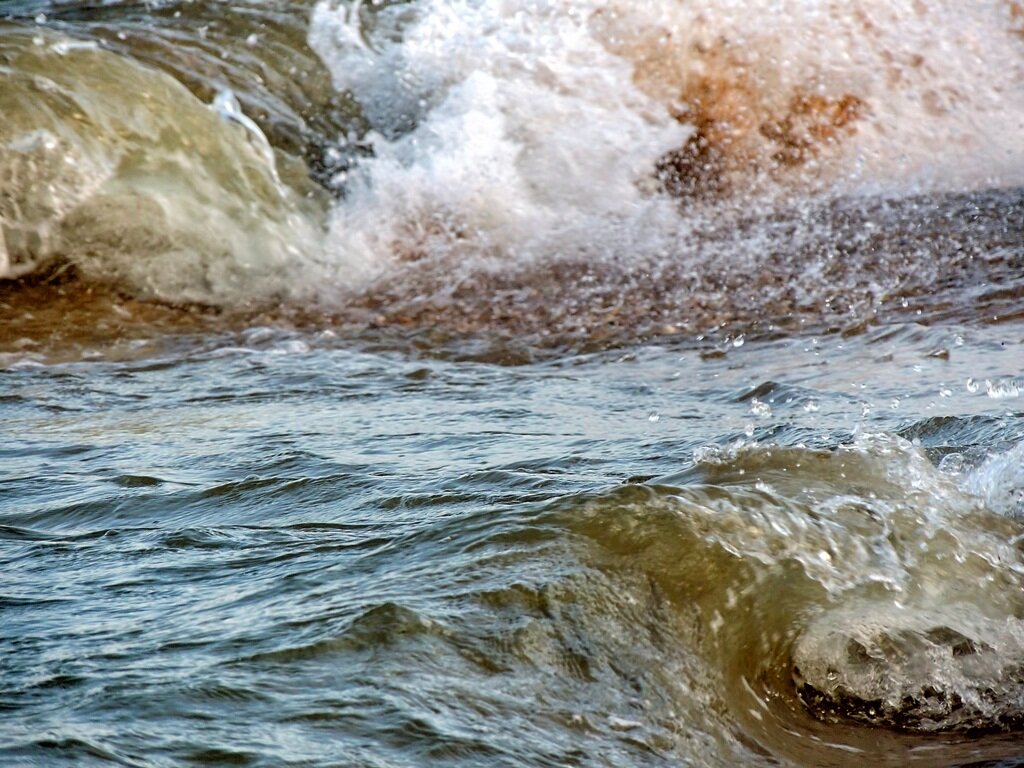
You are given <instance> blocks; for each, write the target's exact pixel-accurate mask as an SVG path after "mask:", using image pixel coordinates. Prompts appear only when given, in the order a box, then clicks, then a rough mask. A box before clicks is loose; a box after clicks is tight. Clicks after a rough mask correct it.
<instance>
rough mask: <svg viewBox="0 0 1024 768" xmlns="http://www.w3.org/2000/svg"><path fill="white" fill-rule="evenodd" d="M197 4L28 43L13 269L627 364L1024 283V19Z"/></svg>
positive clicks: (786, 8)
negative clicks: (627, 344)
mask: <svg viewBox="0 0 1024 768" xmlns="http://www.w3.org/2000/svg"><path fill="white" fill-rule="evenodd" d="M19 7H20V6H19ZM45 7H46V8H47V9H50V6H48V5H47V6H45ZM175 7H177V6H174V4H171V5H169V6H167V7H161V8H160V9H158V10H157V11H156V12H154V13H153V14H150V15H149V16H146V14H141V15H140V11H139V10H138V8H136V7H135V6H134V5H133V4H131V3H128V4H116V3H115V4H111V6H110V7H109V8H108V7H106V6H104V9H103V10H96V9H92V8H91V7H84V6H83V7H80V6H79V5H76V4H74V3H69V4H63V5H59V6H54V7H53V8H52V9H50V10H51V11H52V16H53V19H52V20H49V19H47V18H46V16H45V14H43V17H42V19H41V21H40V23H31V24H29V23H26V21H25V20H23V19H21V18H20V17H19V18H18V19H16V20H15V21H12V22H10V23H8V24H7V25H5V26H4V27H3V28H2V30H0V46H2V51H0V54H2V58H3V61H4V65H3V67H4V69H3V74H2V76H3V78H4V89H3V100H4V104H3V107H4V113H5V115H9V116H10V119H8V120H6V121H5V125H4V126H3V127H2V129H0V172H2V174H3V178H4V179H5V182H4V195H3V197H2V199H0V222H2V231H3V237H2V245H0V276H2V277H4V278H7V279H8V280H10V279H12V278H23V277H26V276H27V277H30V278H33V279H37V280H38V279H41V278H42V279H48V280H49V279H52V278H53V275H54V273H55V272H60V273H61V274H63V275H65V276H67V275H72V274H74V275H76V276H77V277H78V278H79V279H80V280H83V281H85V282H86V283H88V284H90V285H96V284H104V285H107V286H112V287H113V288H114V289H115V290H116V291H117V292H119V293H120V294H122V295H124V296H126V297H128V298H132V299H140V298H141V299H144V300H158V301H163V302H170V303H176V304H188V303H195V304H202V305H206V306H215V307H223V308H230V309H246V308H252V307H257V308H258V309H260V310H265V309H267V308H268V307H273V306H275V305H277V304H280V303H283V304H284V305H285V307H291V308H294V309H296V310H309V312H310V314H312V315H317V314H319V315H320V316H326V317H332V318H335V319H338V320H340V321H344V322H352V323H355V324H357V325H359V324H361V325H362V326H363V327H366V326H367V325H369V326H374V325H381V324H386V325H398V326H409V327H417V328H430V327H435V328H440V329H443V330H444V332H445V333H448V334H459V333H473V332H477V331H479V330H481V329H484V330H489V331H494V329H496V328H497V329H503V330H504V331H505V332H506V333H507V335H512V336H514V335H533V336H535V337H542V336H544V335H545V334H547V335H549V336H552V337H555V338H557V339H560V340H565V339H572V338H577V337H580V336H586V337H587V338H589V339H590V341H591V342H593V343H605V342H607V341H608V340H609V339H617V338H619V337H620V336H622V337H625V338H637V337H642V336H649V335H652V334H654V335H657V334H658V333H661V332H669V333H672V332H678V331H680V330H685V331H698V332H703V331H707V330H709V329H712V328H715V327H719V326H720V325H721V324H722V323H743V322H750V321H753V320H757V319H763V318H765V317H770V318H772V321H775V320H778V321H779V322H782V323H784V322H786V318H787V317H789V318H790V319H791V320H792V321H793V322H798V323H799V322H804V321H806V320H807V319H808V318H810V319H812V320H817V321H821V320H823V319H824V321H825V322H836V321H837V322H839V323H840V325H845V324H849V323H854V322H859V321H863V320H864V319H865V318H867V317H871V316H872V315H873V314H874V313H876V312H877V311H878V310H879V308H883V309H884V307H885V306H886V302H888V303H890V304H893V305H895V304H898V303H899V302H902V301H905V300H906V299H907V297H908V296H913V295H915V294H916V293H919V292H920V291H921V290H923V287H924V286H928V285H929V284H930V283H934V282H936V281H938V282H940V283H944V282H945V283H951V284H957V285H963V284H965V283H966V282H969V281H970V279H971V278H972V271H971V270H972V269H975V268H976V267H977V265H978V264H990V263H991V262H997V263H998V264H1000V265H1003V266H1005V267H1006V270H1005V271H1006V272H1007V274H1010V273H1014V274H1015V273H1016V271H1017V267H1018V266H1019V263H1018V261H1017V260H1015V259H1016V257H1015V256H1014V254H1017V253H1019V236H1018V235H1019V232H1020V228H1019V227H1016V226H1015V225H1014V224H1012V222H1010V219H1012V217H1013V215H1014V211H1016V210H1017V209H1018V208H1019V206H1018V200H1017V198H1018V197H1019V194H1018V193H1017V192H1014V191H1013V190H1015V189H1017V188H1018V187H1020V186H1021V185H1022V184H1024V156H1022V154H1021V148H1020V143H1019V141H1017V136H1018V135H1019V126H1020V124H1021V122H1022V120H1024V94H1022V93H1021V92H1020V88H1019V82H1020V80H1021V78H1020V75H1021V65H1022V57H1021V53H1022V50H1024V48H1022V46H1024V41H1022V40H1021V35H1020V34H1019V30H1018V29H1017V27H1019V14H1018V12H1017V10H1016V8H1017V6H1016V5H1015V4H1014V3H1008V2H1001V1H1000V2H997V1H996V0H991V1H987V2H983V3H973V4H971V5H970V6H969V7H964V6H962V4H955V3H952V2H948V1H947V0H918V2H915V3H913V4H910V5H907V6H906V7H900V8H891V7H889V6H885V5H882V4H878V3H870V2H857V3H848V4H844V5H841V6H839V5H836V4H832V3H825V2H815V3H801V2H784V3H775V2H763V3H761V2H759V3H755V4H754V5H751V4H749V3H736V2H727V3H717V2H716V3H712V2H704V1H703V0H702V1H700V2H689V3H681V2H676V1H675V0H660V1H659V2H655V3H643V4H638V3H632V2H625V1H624V0H603V1H599V0H574V1H573V2H568V3H565V2H554V1H553V0H514V1H513V2H505V3H499V4H494V3H482V2H474V1H473V0H415V1H414V2H403V3H385V4H376V3H362V2H343V3H339V2H320V3H317V4H316V5H315V6H312V8H311V10H310V17H309V21H308V30H307V34H308V46H307V43H306V42H304V41H302V40H301V35H300V34H299V33H298V32H297V31H296V29H297V28H301V25H296V23H295V20H294V18H293V17H294V14H293V17H288V14H286V13H284V11H283V10H282V8H281V7H279V4H275V3H268V4H267V5H266V7H265V8H264V7H262V6H261V7H260V8H258V9H253V11H252V13H251V14H244V15H239V16H238V17H237V20H235V18H236V17H235V16H230V17H228V18H226V19H224V20H223V21H221V22H219V23H218V14H220V9H221V6H220V5H219V4H218V3H217V2H215V1H214V0H205V1H204V2H201V3H198V4H189V6H188V8H185V9H183V10H182V9H179V11H181V13H184V14H185V15H184V17H181V18H179V17H180V16H181V13H177V12H174V11H173V8H175ZM305 7H306V6H304V7H303V9H305ZM26 8H27V6H26ZM34 8H35V6H32V9H34ZM32 9H28V10H25V11H24V13H25V14H26V15H29V14H30V11H31V10H32ZM15 11H17V8H16V9H15ZM303 13H305V10H303ZM220 15H223V14H220ZM182 19H184V21H182ZM192 22H194V24H193V23H192ZM264 39H265V40H266V44H265V46H261V41H263V40H264ZM214 47H216V50H214ZM263 47H265V48H266V50H265V51H264V50H263ZM172 50H174V51H176V53H175V54H174V55H173V56H171V55H169V54H168V55H166V56H165V55H164V54H161V53H160V52H161V51H163V52H164V53H167V52H168V51H172ZM289 50H291V53H289V52H288V51H289ZM317 56H318V57H319V61H316V57H317ZM161 62H162V63H161ZM158 64H159V65H160V67H161V69H162V71H158V70H157V69H154V68H153V66H154V65H158ZM321 70H322V71H321ZM300 71H301V73H302V74H303V76H302V78H301V80H302V82H301V83H300V84H299V85H297V86H296V87H291V86H287V83H288V82H290V78H291V75H290V74H289V73H292V72H295V73H298V72H300ZM261 72H263V74H260V73H261ZM328 73H329V74H328ZM330 78H333V87H332V86H331V85H330ZM180 83H183V84H184V85H181V84H180ZM139 94H144V98H143V100H142V101H140V100H139V99H138V95H139ZM234 96H237V102H233V101H232V98H233V97H234ZM232 104H237V108H234V107H232V109H225V108H224V105H232ZM216 105H219V106H220V107H221V109H220V110H219V112H218V111H217V110H216V109H214V108H212V107H213V106H216ZM246 126H247V127H246ZM267 140H269V142H270V143H271V144H272V145H273V151H272V152H270V154H269V155H268V151H269V149H268V147H267V145H266V142H267ZM311 178H312V179H314V180H315V181H319V182H320V186H317V185H315V184H313V183H311V181H310V179H311ZM997 188H998V189H1004V190H1010V191H1007V192H1003V193H995V192H992V191H991V190H993V189H997ZM887 201H889V202H887ZM891 201H895V203H893V202H891ZM922 216H923V217H925V218H927V224H925V225H924V226H923V227H922V223H921V222H922ZM929 217H930V218H929ZM979 221H980V223H981V228H980V230H979V226H978V225H979ZM922 232H924V235H923V236H922ZM968 267H970V268H968ZM1002 269H1003V267H998V268H997V269H996V272H997V273H998V274H996V275H995V277H993V275H991V274H986V275H985V277H986V278H987V281H988V282H1002V281H1003V280H1002V277H1000V276H999V275H1001V274H1002V272H1001V271H1000V270H1002ZM737 286H739V292H737ZM11 290H15V291H16V290H18V287H15V288H13V289H12V288H10V286H9V287H8V289H7V292H10V291H11ZM90 290H91V289H90ZM951 301H953V302H955V303H961V304H962V303H963V302H959V301H958V300H957V299H952V300H951ZM947 303H948V302H947ZM632 307H636V310H635V311H631V308H632ZM885 311H888V310H885ZM803 315H805V316H803ZM801 316H803V317H801Z"/></svg>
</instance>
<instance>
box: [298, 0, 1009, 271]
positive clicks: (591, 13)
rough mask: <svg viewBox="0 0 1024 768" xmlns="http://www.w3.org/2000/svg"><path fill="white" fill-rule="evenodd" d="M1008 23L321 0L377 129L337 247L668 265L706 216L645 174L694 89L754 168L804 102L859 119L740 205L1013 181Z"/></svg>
mask: <svg viewBox="0 0 1024 768" xmlns="http://www.w3.org/2000/svg"><path fill="white" fill-rule="evenodd" d="M1010 27H1011V24H1010V9H1009V7H1008V5H1007V4H1006V3H1005V2H979V3H970V4H964V3H957V2H948V1H941V0H932V1H931V2H925V1H924V0H918V1H917V2H914V3H906V4H900V5H898V6H893V5H892V4H889V3H881V2H857V3H828V2H806V1H802V2H796V1H795V0H789V1H786V2H768V1H767V0H762V1H759V2H755V3H750V2H709V1H707V0H705V1H697V2H680V1H679V0H659V1H658V2H644V3H639V2H622V1H621V0H620V1H614V0H612V1H608V0H605V1H603V2H602V1H599V0H572V1H570V2H566V1H564V0H557V1H556V0H506V1H504V2H474V1H473V0H454V1H453V0H421V1H420V2H414V3H411V4H401V5H392V6H388V7H385V8H382V9H377V8H374V7H372V6H371V5H370V4H359V3H357V4H356V5H355V6H352V5H351V4H349V3H341V4H339V3H337V2H322V3H320V4H319V5H318V6H317V8H316V10H315V12H314V14H313V19H312V24H311V29H310V41H311V44H312V45H313V47H314V48H315V50H316V51H317V52H318V53H319V54H320V55H321V57H322V58H323V59H324V61H325V62H326V63H327V64H328V66H329V67H330V68H331V71H332V73H333V75H334V79H335V82H336V85H337V87H338V88H339V89H343V90H347V91H350V92H352V93H353V94H354V95H355V96H356V98H357V99H358V100H359V102H360V103H361V104H362V105H363V107H364V110H365V112H366V115H367V117H368V118H369V120H370V122H371V124H372V125H373V126H374V128H375V132H374V133H373V134H371V136H370V137H369V140H370V143H371V144H372V146H373V150H374V153H375V158H374V159H373V160H370V161H368V162H365V163H364V164H363V165H362V166H361V167H360V168H359V169H358V170H357V172H356V173H355V174H354V175H350V177H349V178H348V179H347V183H348V190H349V195H348V197H347V199H346V200H345V201H344V202H343V203H341V204H339V205H338V206H337V207H336V209H335V211H334V213H333V217H332V225H331V234H330V237H329V240H330V242H329V248H330V250H331V252H332V254H333V257H334V258H335V259H337V260H338V261H340V262H345V263H350V264H353V265H357V266H358V267H359V269H360V270H361V271H363V272H365V273H369V274H373V273H375V272H378V271H380V270H381V269H383V268H384V267H385V266H386V265H388V264H389V263H390V262H392V261H393V260H394V259H396V258H399V259H409V258H418V257H420V256H423V255H435V256H436V255H438V254H442V255H448V254H454V255H455V256H457V257H458V258H463V259H465V258H470V259H479V258H480V257H487V256H492V257H497V258H498V259H514V260H521V259H527V258H532V257H535V256H538V255H541V256H545V257H547V256H551V255H554V254H571V255H573V256H579V255H581V254H583V255H585V256H587V257H591V258H594V259H601V258H623V257H626V256H635V255H638V254H639V255H642V256H648V257H650V256H653V257H655V258H679V254H680V252H681V251H682V250H684V249H683V248H681V247H680V241H681V240H685V237H686V235H687V232H688V231H689V229H690V226H691V224H692V221H693V220H694V218H695V217H696V216H697V214H696V212H695V211H694V210H692V209H691V210H689V211H685V212H682V213H680V212H679V211H678V206H677V204H676V202H675V201H672V200H669V199H667V198H666V196H665V195H664V194H661V193H659V192H658V190H657V185H656V184H655V183H654V179H653V169H654V167H655V165H656V163H657V162H658V160H659V158H661V157H662V156H663V155H664V154H665V153H666V152H668V151H670V150H672V149H675V148H678V147H680V146H682V145H683V144H684V143H685V142H686V140H687V138H688V137H689V136H690V135H691V133H692V132H693V130H694V126H692V125H688V124H686V123H685V122H679V121H676V120H675V119H673V117H672V112H673V110H675V111H676V112H677V113H678V111H679V109H680V103H681V102H683V101H685V100H686V99H687V95H688V93H691V92H692V90H693V88H694V83H695V82H698V81H700V79H701V78H712V79H716V80H718V81H724V82H725V83H726V86H725V93H724V95H723V94H718V95H719V96H720V97H721V100H731V102H730V104H729V105H728V109H726V107H723V108H722V109H723V110H725V111H726V112H728V115H727V116H729V117H730V118H731V119H732V120H733V126H734V128H735V134H736V135H735V139H734V141H733V142H732V144H731V145H730V146H728V147H725V148H724V151H725V152H726V153H727V154H728V153H734V154H737V155H743V156H745V157H746V156H751V157H755V158H759V160H758V162H761V160H763V159H764V156H765V154H766V153H769V154H770V152H771V151H773V147H770V146H765V145H767V144H770V142H769V141H768V140H767V139H766V138H765V136H764V135H763V131H761V130H759V125H761V124H763V123H764V122H765V121H766V120H768V119H770V118H772V117H778V116H779V115H784V114H785V113H786V110H787V109H789V108H790V107H789V106H788V105H789V104H790V103H791V101H792V99H793V98H794V96H795V95H809V96H820V97H823V98H831V99H839V98H841V97H843V96H844V95H852V96H854V97H856V99H858V100H860V101H861V102H862V103H863V104H864V105H865V106H864V108H863V114H862V116H861V117H860V118H859V119H858V120H857V121H855V124H854V127H853V131H852V132H851V133H850V134H849V135H847V134H845V133H844V134H842V135H840V136H839V137H837V138H835V139H834V140H829V141H823V142H821V146H820V147H818V148H817V149H816V151H815V153H814V156H813V157H812V158H810V160H809V162H806V163H804V164H802V165H801V166H800V167H799V168H798V169H795V170H793V171H792V172H788V173H787V172H784V171H780V172H779V173H777V174H775V173H768V172H765V171H764V169H763V168H762V169H761V171H757V172H755V171H753V170H751V169H750V168H749V167H748V166H746V165H743V164H742V163H740V165H739V170H740V172H741V175H742V172H744V171H745V172H746V173H747V176H748V177H749V178H746V179H745V180H744V179H741V180H740V184H741V185H742V186H743V187H744V188H752V187H757V188H758V189H760V192H759V194H758V195H757V196H756V197H755V198H753V199H752V198H751V197H750V196H743V200H742V203H741V205H742V207H748V206H750V205H756V204H768V205H771V204H772V203H773V201H774V200H776V199H778V198H780V197H781V196H791V195H793V194H797V195H799V194H801V193H803V194H806V193H808V192H809V191H811V190H814V191H815V194H816V195H818V196H821V195H833V194H851V193H853V194H863V193H871V194H879V193H882V194H888V195H906V194H914V193H918V192H921V191H932V190H935V191H938V190H941V191H953V190H965V189H973V188H981V187H987V186H1006V185H1014V184H1019V183H1021V182H1022V181H1024V145H1022V144H1021V142H1020V141H1019V136H1020V131H1021V128H1022V126H1024V87H1022V83H1024V78H1022V77H1021V75H1022V63H1024V58H1022V53H1024V40H1021V38H1020V36H1019V35H1018V34H1017V33H1015V32H1013V31H1012V30H1011V28H1010ZM766 177H770V178H766ZM721 207H722V206H721V204H720V205H719V212H720V211H721ZM725 207H727V208H728V207H729V204H728V203H727V204H726V205H725ZM666 254H668V255H666Z"/></svg>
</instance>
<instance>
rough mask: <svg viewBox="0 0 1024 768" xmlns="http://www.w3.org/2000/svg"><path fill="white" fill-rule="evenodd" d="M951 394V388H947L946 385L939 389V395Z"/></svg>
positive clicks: (948, 395) (946, 395)
mask: <svg viewBox="0 0 1024 768" xmlns="http://www.w3.org/2000/svg"><path fill="white" fill-rule="evenodd" d="M952 396H953V390H951V389H949V388H948V387H942V388H941V389H940V390H939V397H952Z"/></svg>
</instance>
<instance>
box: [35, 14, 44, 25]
mask: <svg viewBox="0 0 1024 768" xmlns="http://www.w3.org/2000/svg"><path fill="white" fill-rule="evenodd" d="M45 23H46V14H45V13H37V14H36V24H45Z"/></svg>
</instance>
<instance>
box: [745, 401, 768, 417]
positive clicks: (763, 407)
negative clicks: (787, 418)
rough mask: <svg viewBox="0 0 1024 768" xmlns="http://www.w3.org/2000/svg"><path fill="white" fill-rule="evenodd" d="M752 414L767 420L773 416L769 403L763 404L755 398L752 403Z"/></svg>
mask: <svg viewBox="0 0 1024 768" xmlns="http://www.w3.org/2000/svg"><path fill="white" fill-rule="evenodd" d="M750 412H751V413H753V414H754V415H755V416H758V417H760V418H766V417H768V416H771V415H772V408H771V406H770V405H768V403H762V402H761V401H760V400H758V399H757V398H756V397H755V398H754V399H753V400H751V401H750Z"/></svg>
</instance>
